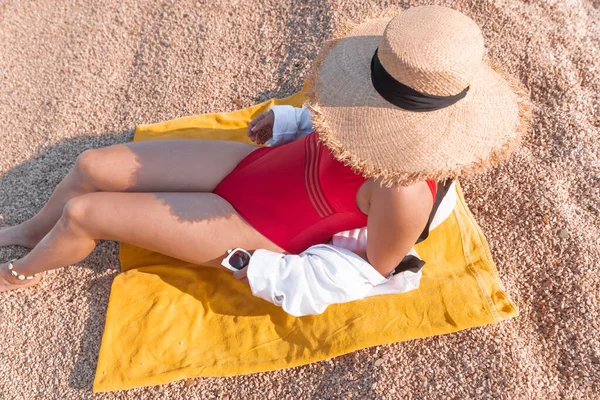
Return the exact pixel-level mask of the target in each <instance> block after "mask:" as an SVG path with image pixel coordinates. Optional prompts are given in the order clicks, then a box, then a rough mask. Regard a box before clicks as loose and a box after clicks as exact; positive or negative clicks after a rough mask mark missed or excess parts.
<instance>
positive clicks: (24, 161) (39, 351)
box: [0, 0, 600, 399]
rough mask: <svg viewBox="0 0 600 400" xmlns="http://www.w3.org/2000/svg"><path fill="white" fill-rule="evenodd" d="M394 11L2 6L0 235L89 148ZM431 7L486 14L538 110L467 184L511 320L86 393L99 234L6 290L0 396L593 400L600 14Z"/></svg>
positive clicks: (298, 72) (233, 104)
mask: <svg viewBox="0 0 600 400" xmlns="http://www.w3.org/2000/svg"><path fill="white" fill-rule="evenodd" d="M388 3H390V2H388V1H372V2H365V1H357V0H347V1H339V2H331V3H327V2H324V1H303V2H301V1H298V0H293V1H291V2H290V1H286V2H282V1H276V0H265V1H256V2H250V1H247V0H231V1H222V2H219V1H202V2H196V1H187V0H186V1H175V0H164V1H160V2H159V1H148V0H139V1H132V0H126V1H123V0H106V1H102V2H92V1H84V0H79V1H76V0H73V1H57V2H49V1H48V2H46V1H25V0H23V1H17V0H14V1H12V0H2V1H0V126H1V127H2V129H1V130H0V144H1V150H2V153H1V155H0V177H1V178H0V179H1V180H0V218H2V221H0V225H2V226H4V225H14V224H17V223H20V222H22V221H24V220H26V219H27V218H29V217H31V216H33V215H34V214H35V213H36V212H37V211H38V210H39V209H40V208H41V207H42V206H43V204H44V202H45V201H46V200H47V199H48V197H49V196H50V194H51V192H52V190H53V189H54V187H55V186H56V185H57V184H58V183H59V182H60V180H61V179H62V178H63V177H64V176H65V175H66V173H67V171H68V170H69V168H70V167H71V166H72V165H73V162H74V160H75V157H76V156H77V155H78V154H79V153H80V152H82V151H83V150H85V149H87V148H93V147H102V146H107V145H110V144H115V143H122V142H128V141H131V140H132V138H133V134H132V130H133V128H134V127H135V125H136V124H138V123H152V122H158V121H162V120H166V119H170V118H175V117H180V116H185V115H192V114H199V113H207V112H216V111H228V110H234V109H237V108H241V107H246V106H249V105H251V104H254V103H256V102H259V101H263V100H265V99H266V98H269V97H273V96H276V97H283V96H286V95H289V94H291V93H293V92H295V91H297V90H298V89H300V87H301V84H302V79H303V74H304V73H305V72H306V71H307V69H308V67H309V65H310V62H311V60H312V59H313V57H314V56H315V54H316V51H317V49H318V48H319V46H320V45H321V43H322V42H323V40H325V39H326V38H327V37H329V36H330V35H331V33H332V31H333V29H335V27H336V26H339V25H340V23H341V22H342V21H344V19H346V18H352V19H354V20H356V21H360V20H361V19H362V18H363V17H365V16H368V15H372V14H373V13H377V12H379V10H381V9H383V8H385V7H387V4H388ZM394 3H395V4H394V5H393V7H396V8H401V7H407V6H409V5H414V4H420V3H425V2H399V3H396V2H394ZM436 3H439V4H442V3H443V4H447V5H451V6H453V7H455V8H457V9H459V10H461V11H463V12H465V13H467V14H468V15H470V16H471V17H472V18H473V19H474V20H475V21H476V22H478V23H479V24H480V26H481V27H482V29H483V31H484V35H485V38H486V41H487V46H488V48H489V55H490V57H491V59H492V60H495V61H496V62H499V63H501V65H503V66H505V67H506V68H507V69H508V70H510V71H512V72H513V73H514V74H515V75H517V76H518V77H519V78H520V79H521V80H522V81H523V82H524V83H525V84H526V86H527V87H528V89H529V90H530V91H531V93H532V98H533V100H534V102H535V106H536V107H535V115H534V127H533V128H534V129H533V130H532V133H531V135H530V137H528V138H527V140H526V141H525V144H524V145H523V147H521V148H520V149H519V151H518V152H517V153H515V154H514V156H513V157H512V158H511V159H510V161H509V162H508V163H506V164H504V165H502V166H500V167H497V168H494V169H493V170H490V171H489V172H488V173H486V174H485V175H481V176H478V177H472V178H469V179H463V180H462V183H463V187H464V189H465V197H466V199H467V202H468V204H469V206H470V208H471V210H472V212H473V214H474V215H475V217H476V219H477V221H478V222H479V223H480V225H481V227H482V229H483V231H484V233H485V234H486V237H487V238H488V240H489V244H490V248H491V251H492V254H493V257H494V260H495V261H496V264H497V266H498V269H499V273H500V277H501V279H502V281H503V282H504V284H505V286H506V287H507V290H508V292H509V293H510V295H511V296H512V297H513V298H514V299H515V301H516V302H517V304H518V306H519V307H520V311H521V314H520V316H519V317H518V318H516V319H514V320H511V321H509V322H506V323H501V324H497V325H491V326H487V327H483V328H478V329H471V330H467V331H463V332H459V333H455V334H451V335H446V336H442V337H434V338H428V339H422V340H413V341H410V342H405V343H397V344H393V345H387V346H379V347H373V348H369V349H365V350H362V351H358V352H355V353H353V354H349V355H346V356H342V357H338V358H335V359H332V360H328V361H323V362H319V363H315V364H312V365H308V366H304V367H298V368H293V369H289V370H284V371H277V372H272V373H265V374H255V375H249V376H240V377H231V378H218V379H216V378H198V379H190V380H187V381H185V382H184V381H181V382H176V383H172V384H169V385H163V386H158V387H152V388H141V389H135V390H131V391H127V392H117V393H105V394H92V392H91V384H92V379H93V375H94V369H95V366H96V361H97V354H98V349H99V346H100V339H101V335H102V331H103V329H104V320H105V310H106V304H107V301H108V295H109V289H110V284H111V281H112V279H113V278H114V277H115V275H116V274H117V273H118V272H119V261H118V246H117V244H116V243H115V242H109V241H103V242H101V243H100V245H99V246H98V248H97V249H96V250H95V251H94V252H93V253H92V254H91V255H90V256H89V257H87V258H86V259H85V260H83V261H81V262H79V263H77V264H76V265H73V266H69V267H66V268H64V269H61V270H56V271H53V272H51V273H49V274H48V275H47V277H46V279H44V281H43V282H42V283H41V284H40V285H39V286H38V287H36V288H34V289H29V290H19V291H15V292H9V293H5V294H1V295H0V338H1V339H0V398H2V399H84V398H85V399H87V398H98V399H113V398H142V399H150V398H263V397H265V396H266V395H268V396H269V397H272V398H360V399H363V398H365V399H367V398H415V399H421V398H434V399H437V398H507V399H513V398H548V399H555V398H577V399H591V398H598V397H599V394H600V346H599V337H600V315H599V301H600V277H599V276H600V273H599V268H600V251H599V248H600V217H599V215H600V161H599V157H600V150H599V148H600V140H599V139H600V109H599V104H600V101H599V100H600V79H599V78H600V62H599V60H600V27H599V25H598V24H599V21H600V2H599V1H597V0H594V1H591V0H587V1H586V0H580V1H576V0H564V1H535V0H529V1H523V2H521V1H516V0H510V1H481V2H480V1H477V2H472V4H470V3H471V2H470V1H467V0H463V1H447V2H436ZM562 229H564V230H566V231H563V234H561V236H564V237H561V236H559V235H558V232H559V231H560V230H562ZM26 251H27V250H26V249H25V248H21V247H17V246H12V247H4V248H1V249H0V259H1V260H3V261H4V260H7V259H8V258H9V257H10V256H11V255H12V254H13V253H14V254H16V256H22V255H24V254H25V253H26Z"/></svg>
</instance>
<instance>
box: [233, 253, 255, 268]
mask: <svg viewBox="0 0 600 400" xmlns="http://www.w3.org/2000/svg"><path fill="white" fill-rule="evenodd" d="M249 261H250V257H248V254H246V253H244V252H241V251H239V250H238V251H236V252H235V253H233V254H232V255H231V258H230V259H229V264H230V265H231V266H232V267H233V268H236V269H242V268H244V267H245V266H246V265H248V262H249Z"/></svg>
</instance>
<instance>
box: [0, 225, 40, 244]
mask: <svg viewBox="0 0 600 400" xmlns="http://www.w3.org/2000/svg"><path fill="white" fill-rule="evenodd" d="M39 241H40V240H39V239H37V238H34V237H33V236H32V235H30V234H28V233H26V232H24V230H23V228H22V227H21V225H14V226H5V227H3V228H0V247H2V246H12V245H19V246H23V247H27V248H30V249H33V248H34V247H35V245H36V244H38V242H39Z"/></svg>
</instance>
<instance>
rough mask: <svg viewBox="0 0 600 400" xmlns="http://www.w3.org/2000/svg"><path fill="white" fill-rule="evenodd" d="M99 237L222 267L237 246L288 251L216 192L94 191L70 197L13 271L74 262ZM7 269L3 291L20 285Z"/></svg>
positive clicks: (1, 275) (0, 278)
mask: <svg viewBox="0 0 600 400" xmlns="http://www.w3.org/2000/svg"><path fill="white" fill-rule="evenodd" d="M98 240H115V241H121V242H125V243H129V244H132V245H135V246H139V247H143V248H146V249H149V250H153V251H157V252H160V253H163V254H166V255H169V256H172V257H175V258H179V259H181V260H184V261H188V262H192V263H195V264H200V265H206V266H211V267H216V268H223V267H222V266H221V265H220V263H221V260H222V259H223V257H225V255H226V251H227V249H230V248H233V247H242V248H245V249H248V250H255V249H258V248H263V249H267V250H272V251H277V252H284V250H283V249H282V248H280V247H279V246H277V245H276V244H274V243H273V242H271V241H270V240H269V239H267V238H266V237H264V236H263V235H262V234H260V233H259V232H257V231H256V230H255V229H254V228H252V227H251V226H250V225H248V224H247V223H246V222H245V221H244V220H243V219H242V218H241V217H240V216H239V214H238V213H237V212H236V211H235V210H234V209H233V207H232V206H231V204H229V202H227V201H226V200H225V199H223V198H222V197H220V196H218V195H216V194H214V193H173V192H164V193H122V192H121V193H119V192H96V193H88V194H84V195H82V196H78V197H75V198H73V199H71V200H69V201H68V202H67V204H66V205H65V207H64V211H63V213H62V215H61V217H60V219H59V221H58V222H57V223H56V224H55V226H54V227H53V228H52V230H51V231H50V232H49V233H48V234H47V235H46V236H45V237H44V238H43V239H42V240H41V241H40V243H38V245H37V246H36V247H35V248H34V249H33V250H32V251H31V252H30V253H29V254H27V255H26V256H25V257H23V258H21V259H19V260H18V261H16V262H15V263H14V266H15V270H16V271H18V272H19V273H21V274H25V275H33V274H35V273H38V272H43V271H47V270H51V269H55V268H61V267H64V266H67V265H71V264H74V263H76V262H78V261H80V260H82V259H84V258H85V257H87V256H88V254H90V253H91V252H92V250H93V249H94V248H95V247H96V244H97V241H98ZM6 271H7V268H6V266H5V265H0V291H4V290H10V289H14V288H16V287H18V286H16V285H14V283H18V281H16V280H15V279H14V278H13V277H11V276H10V275H8V273H7V272H6ZM35 283H37V281H35V282H29V283H28V285H29V286H30V285H31V284H35Z"/></svg>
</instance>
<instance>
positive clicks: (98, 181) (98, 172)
mask: <svg viewBox="0 0 600 400" xmlns="http://www.w3.org/2000/svg"><path fill="white" fill-rule="evenodd" d="M111 147H113V146H109V147H107V148H100V149H87V150H84V151H83V152H82V153H80V154H79V155H78V156H77V159H76V160H75V166H74V167H73V170H74V171H75V173H76V175H77V177H78V179H79V180H80V181H81V182H80V183H81V185H82V186H88V187H90V188H92V189H94V190H102V191H117V190H122V189H123V188H121V186H122V182H119V177H118V176H114V174H113V173H112V172H108V171H109V170H110V164H111V163H115V162H116V160H115V158H116V152H115V151H112V149H111Z"/></svg>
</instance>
